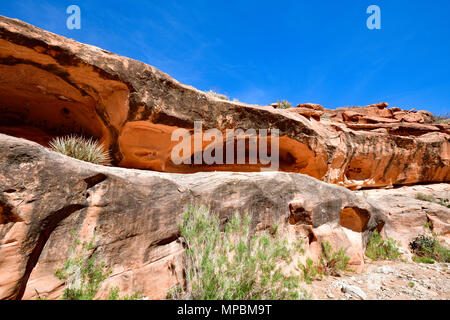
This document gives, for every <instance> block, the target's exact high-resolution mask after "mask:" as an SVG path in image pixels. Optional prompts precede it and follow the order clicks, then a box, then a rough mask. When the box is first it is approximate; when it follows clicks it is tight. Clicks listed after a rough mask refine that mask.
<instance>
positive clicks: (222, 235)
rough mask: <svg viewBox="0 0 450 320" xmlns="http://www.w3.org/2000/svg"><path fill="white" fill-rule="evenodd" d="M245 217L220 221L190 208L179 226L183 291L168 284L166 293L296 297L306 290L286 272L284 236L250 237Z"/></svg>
mask: <svg viewBox="0 0 450 320" xmlns="http://www.w3.org/2000/svg"><path fill="white" fill-rule="evenodd" d="M249 227H250V219H249V217H248V216H244V217H243V218H241V217H240V216H239V215H238V214H235V215H234V216H233V217H232V219H231V220H230V221H228V222H227V223H226V224H225V227H224V230H223V232H222V231H221V229H220V223H219V219H218V217H217V216H216V215H214V214H211V213H209V212H208V211H207V210H206V209H205V208H203V207H200V208H190V209H189V210H188V211H187V212H186V213H185V216H184V221H183V224H182V225H181V226H180V229H181V236H182V237H183V239H184V241H185V244H186V250H185V254H186V260H187V263H186V275H187V277H186V278H187V286H186V290H185V289H183V288H180V287H176V288H173V289H172V290H171V291H170V292H169V293H168V296H169V297H171V298H176V297H181V296H184V297H189V298H191V299H195V300H216V299H220V300H222V299H225V300H254V299H257V300H259V299H300V298H307V294H306V293H305V291H304V290H303V289H301V288H300V286H299V283H300V279H299V278H298V277H295V276H290V275H286V274H285V273H284V272H283V271H282V266H286V265H289V264H290V263H291V250H292V249H290V248H289V246H288V243H287V241H286V240H283V239H277V238H275V237H273V236H270V235H266V234H262V235H253V236H250V235H249Z"/></svg>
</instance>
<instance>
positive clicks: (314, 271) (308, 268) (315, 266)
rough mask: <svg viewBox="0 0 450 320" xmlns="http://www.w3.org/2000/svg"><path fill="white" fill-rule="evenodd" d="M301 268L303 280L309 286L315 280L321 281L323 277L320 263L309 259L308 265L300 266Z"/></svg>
mask: <svg viewBox="0 0 450 320" xmlns="http://www.w3.org/2000/svg"><path fill="white" fill-rule="evenodd" d="M299 267H300V269H301V270H302V272H303V279H304V280H305V282H306V283H308V284H311V283H312V281H313V280H317V279H321V278H322V277H323V273H322V272H321V267H320V263H319V262H318V261H314V260H313V259H311V258H307V259H306V264H304V265H303V264H299Z"/></svg>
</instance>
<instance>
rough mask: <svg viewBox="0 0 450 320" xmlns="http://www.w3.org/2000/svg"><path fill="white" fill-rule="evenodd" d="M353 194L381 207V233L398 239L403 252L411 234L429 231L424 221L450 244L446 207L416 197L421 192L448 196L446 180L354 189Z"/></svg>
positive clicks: (449, 196) (434, 195)
mask: <svg viewBox="0 0 450 320" xmlns="http://www.w3.org/2000/svg"><path fill="white" fill-rule="evenodd" d="M356 194H358V195H360V196H362V197H364V198H365V199H366V200H367V201H369V202H371V203H374V204H375V203H376V204H377V206H379V207H380V208H382V209H383V210H384V212H385V213H386V225H385V227H384V228H383V234H384V235H385V236H387V237H390V238H393V239H396V240H397V241H399V242H400V244H401V245H402V247H403V249H405V252H407V250H408V249H409V243H410V242H411V241H412V240H413V239H414V238H416V237H417V236H418V235H419V234H423V233H424V232H426V231H429V230H427V227H426V225H425V223H428V224H429V226H430V228H431V231H433V232H435V233H437V234H439V237H440V238H441V239H442V240H443V241H446V242H447V243H448V244H449V245H450V208H447V207H445V206H443V205H440V204H438V203H436V202H430V201H424V200H421V199H418V198H417V196H418V195H419V194H422V195H427V196H431V197H434V198H435V199H450V184H444V183H443V184H437V185H417V186H411V187H401V188H396V189H389V190H385V189H372V190H364V191H357V192H356Z"/></svg>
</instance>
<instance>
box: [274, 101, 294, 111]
mask: <svg viewBox="0 0 450 320" xmlns="http://www.w3.org/2000/svg"><path fill="white" fill-rule="evenodd" d="M290 107H291V103H290V102H289V101H287V100H282V101H278V102H277V108H279V109H289V108H290Z"/></svg>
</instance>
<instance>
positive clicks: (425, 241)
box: [409, 235, 450, 263]
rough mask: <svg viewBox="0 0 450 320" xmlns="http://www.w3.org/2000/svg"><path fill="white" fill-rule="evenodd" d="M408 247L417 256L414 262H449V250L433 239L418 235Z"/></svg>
mask: <svg viewBox="0 0 450 320" xmlns="http://www.w3.org/2000/svg"><path fill="white" fill-rule="evenodd" d="M409 246H410V248H411V250H412V251H413V253H414V254H415V255H416V256H417V258H415V260H414V261H416V262H417V261H419V262H423V263H429V261H431V260H434V261H438V262H447V263H448V262H450V249H449V248H446V247H445V246H444V245H442V244H441V243H440V242H439V241H437V240H436V239H435V238H433V237H429V236H425V235H419V236H417V237H416V238H415V239H414V240H413V241H411V242H410V244H409ZM426 261H428V262H426Z"/></svg>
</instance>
